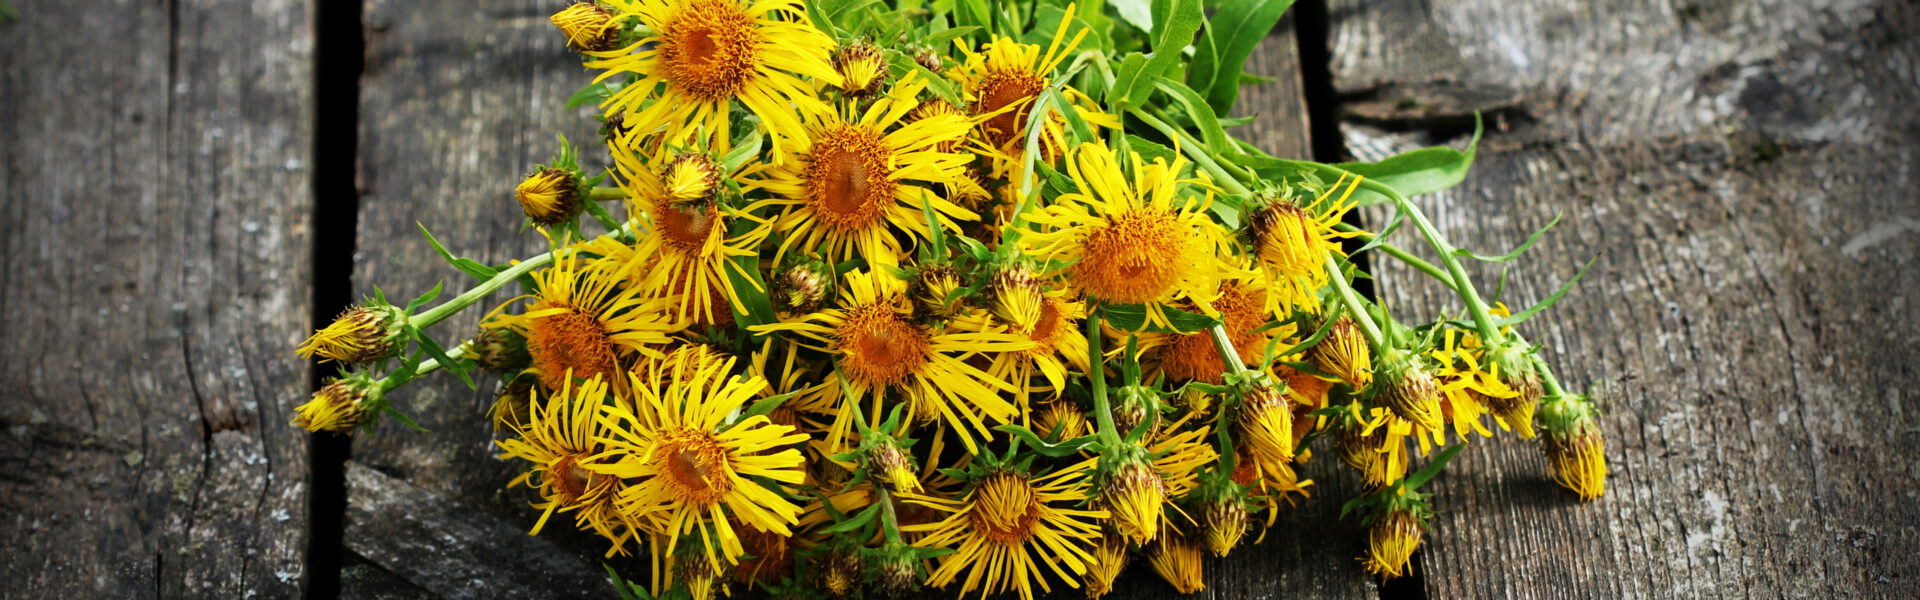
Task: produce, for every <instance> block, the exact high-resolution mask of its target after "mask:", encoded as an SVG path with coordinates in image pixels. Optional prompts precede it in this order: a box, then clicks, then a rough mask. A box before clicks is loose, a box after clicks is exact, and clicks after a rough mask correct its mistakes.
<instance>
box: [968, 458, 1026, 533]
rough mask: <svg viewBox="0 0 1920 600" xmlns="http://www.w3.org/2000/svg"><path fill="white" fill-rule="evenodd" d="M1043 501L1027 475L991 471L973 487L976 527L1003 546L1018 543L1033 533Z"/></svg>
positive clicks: (973, 512) (972, 516) (973, 518)
mask: <svg viewBox="0 0 1920 600" xmlns="http://www.w3.org/2000/svg"><path fill="white" fill-rule="evenodd" d="M1042 507H1043V504H1042V503H1041V502H1040V495H1039V494H1038V493H1036V492H1035V491H1034V489H1033V486H1031V485H1028V484H1027V480H1026V478H1024V477H1021V476H1018V475H1014V474H1012V473H999V474H995V475H991V476H989V477H988V478H987V480H986V481H985V482H982V483H981V484H980V487H978V488H975V489H974V491H973V510H972V511H971V513H970V515H971V520H972V521H973V530H974V531H978V532H980V535H981V536H982V537H985V538H987V539H988V540H991V541H993V542H994V543H996V544H1000V545H1002V546H1019V545H1022V544H1025V543H1026V542H1027V539H1028V538H1030V537H1033V527H1034V525H1036V524H1038V523H1039V522H1040V511H1041V509H1042Z"/></svg>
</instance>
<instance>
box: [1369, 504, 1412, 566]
mask: <svg viewBox="0 0 1920 600" xmlns="http://www.w3.org/2000/svg"><path fill="white" fill-rule="evenodd" d="M1422 532H1423V528H1422V527H1421V524H1420V518H1419V517H1418V516H1415V515H1414V514H1413V513H1411V512H1408V511H1405V510H1394V511H1391V512H1388V513H1387V514H1385V515H1383V516H1381V518H1380V519H1378V520H1376V521H1374V522H1373V525H1372V526H1371V527H1368V528H1367V555H1366V556H1365V557H1362V558H1361V559H1360V563H1361V565H1362V566H1364V567H1366V569H1367V572H1368V573H1372V574H1375V575H1379V576H1380V578H1381V579H1393V578H1395V577H1401V576H1404V575H1406V574H1407V560H1408V559H1410V558H1412V557H1413V551H1414V550H1418V549H1419V548H1420V536H1421V534H1422Z"/></svg>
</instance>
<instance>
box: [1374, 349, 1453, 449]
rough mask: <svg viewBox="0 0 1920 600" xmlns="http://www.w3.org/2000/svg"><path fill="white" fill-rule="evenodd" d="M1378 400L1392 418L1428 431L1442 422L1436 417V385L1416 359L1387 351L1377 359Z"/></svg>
mask: <svg viewBox="0 0 1920 600" xmlns="http://www.w3.org/2000/svg"><path fill="white" fill-rule="evenodd" d="M1380 377H1381V378H1380V380H1379V381H1378V392H1377V393H1378V398H1379V400H1380V403H1381V405H1383V406H1386V407H1387V410H1390V411H1393V414H1394V416H1397V417H1400V418H1402V419H1406V420H1407V421H1408V422H1410V423H1413V424H1414V425H1416V426H1419V427H1421V428H1423V429H1426V430H1428V431H1437V430H1439V429H1440V428H1441V427H1442V426H1443V425H1445V423H1444V422H1443V421H1442V417H1441V414H1440V384H1439V383H1438V382H1435V381H1434V379H1433V374H1432V373H1430V372H1428V371H1427V368H1426V366H1425V365H1424V364H1422V363H1421V359H1420V357H1419V356H1417V355H1414V354H1413V353H1410V352H1406V351H1404V350H1399V349H1390V350H1388V351H1387V352H1385V353H1383V354H1382V356H1381V357H1380Z"/></svg>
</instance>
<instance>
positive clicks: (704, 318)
mask: <svg viewBox="0 0 1920 600" xmlns="http://www.w3.org/2000/svg"><path fill="white" fill-rule="evenodd" d="M669 156H670V157H669ZM656 162H658V163H664V165H663V166H661V167H650V166H648V165H646V164H643V163H641V162H640V160H639V159H638V158H637V157H635V156H634V155H633V154H632V153H627V152H615V153H614V166H615V168H616V170H617V171H619V173H620V179H621V184H620V186H621V188H623V189H625V190H626V194H627V198H628V202H630V204H629V205H628V207H627V213H628V214H629V215H630V217H629V220H630V221H632V222H634V223H637V224H639V227H636V228H635V229H636V234H635V237H636V240H635V242H634V244H633V245H632V246H627V245H625V244H621V243H619V242H617V241H614V240H611V239H608V238H601V239H600V240H596V241H595V242H594V243H593V244H592V245H591V247H592V248H593V249H594V250H595V251H596V252H599V253H601V254H603V255H604V256H607V257H609V258H613V259H615V262H614V264H624V261H630V260H638V261H642V263H643V264H644V266H643V267H635V268H633V269H630V270H628V271H627V273H626V279H627V281H628V282H629V283H631V284H633V285H634V286H636V287H638V288H639V289H641V290H642V295H643V296H644V297H646V298H649V299H667V298H670V299H672V302H671V303H669V304H668V306H667V308H666V313H667V317H668V319H669V320H672V321H674V322H686V323H690V324H694V325H714V326H719V327H726V326H729V325H731V324H732V323H733V314H734V308H735V307H743V306H744V303H743V302H742V301H741V300H740V290H739V289H738V288H737V287H736V286H735V285H734V283H733V278H730V277H728V276H727V273H728V270H732V271H733V272H734V273H737V274H739V275H740V276H741V277H740V278H741V279H742V280H746V281H752V280H753V279H752V278H751V277H748V276H747V275H748V274H747V273H746V272H745V271H743V270H741V268H740V266H739V265H737V264H735V263H734V262H733V259H734V258H737V257H741V256H753V255H755V254H756V251H757V248H758V247H759V245H760V242H761V241H762V240H764V239H766V237H767V234H768V233H769V232H770V229H768V228H767V227H764V226H758V227H752V228H750V229H748V230H747V231H746V232H744V233H742V234H740V235H738V236H735V237H728V236H727V229H728V226H729V224H730V223H731V222H732V221H733V219H735V218H747V219H750V220H757V219H754V218H753V217H751V216H747V215H742V214H740V213H738V212H736V211H734V210H733V209H731V208H728V207H726V206H724V205H723V204H722V203H720V202H719V201H717V199H716V196H717V195H718V189H719V187H720V183H719V181H720V179H721V178H725V177H730V176H731V174H726V173H721V172H720V171H719V165H718V163H716V162H714V161H713V159H712V158H711V157H710V156H708V155H706V154H704V153H693V152H685V153H678V154H672V155H663V156H661V157H659V159H658V160H657V161H656ZM760 291H765V290H760Z"/></svg>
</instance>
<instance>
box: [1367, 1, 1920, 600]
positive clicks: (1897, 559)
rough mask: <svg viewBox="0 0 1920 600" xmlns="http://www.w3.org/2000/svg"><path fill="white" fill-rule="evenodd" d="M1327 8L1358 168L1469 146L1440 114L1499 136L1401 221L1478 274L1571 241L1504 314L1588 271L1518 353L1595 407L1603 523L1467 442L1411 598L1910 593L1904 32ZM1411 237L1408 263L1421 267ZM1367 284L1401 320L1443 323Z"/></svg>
mask: <svg viewBox="0 0 1920 600" xmlns="http://www.w3.org/2000/svg"><path fill="white" fill-rule="evenodd" d="M1333 5H1334V6H1333V10H1332V17H1333V18H1332V27H1333V29H1332V32H1331V37H1332V41H1333V57H1334V61H1333V73H1334V76H1335V81H1334V83H1335V86H1336V89H1337V90H1338V91H1339V92H1341V93H1342V94H1343V98H1346V99H1348V100H1350V102H1349V105H1348V106H1349V107H1351V108H1353V109H1355V110H1353V111H1351V112H1349V113H1348V118H1347V119H1346V120H1345V121H1344V131H1345V133H1346V138H1347V141H1348V143H1349V147H1350V149H1352V150H1354V152H1355V153H1356V154H1357V155H1359V156H1361V157H1362V158H1379V157H1380V156H1382V155H1383V154H1384V153H1386V152H1391V151H1398V150H1402V149H1406V148H1410V147H1412V146H1414V145H1419V144H1423V143H1430V142H1434V141H1451V142H1453V143H1455V144H1460V143H1463V141H1464V140H1463V139H1462V138H1458V137H1454V136H1458V135H1460V134H1461V132H1462V129H1461V126H1462V125H1463V124H1465V125H1466V126H1467V127H1470V126H1471V122H1470V120H1465V119H1462V118H1461V117H1462V116H1465V115H1469V114H1470V111H1471V110H1474V109H1481V110H1488V111H1491V112H1490V116H1491V117H1493V118H1491V119H1490V120H1489V123H1496V122H1497V123H1500V124H1502V125H1503V126H1504V127H1505V129H1504V130H1495V131H1490V132H1489V133H1488V137H1487V138H1486V139H1485V140H1484V141H1483V144H1482V146H1481V152H1480V155H1479V158H1478V161H1477V162H1476V164H1475V165H1474V171H1473V173H1472V175H1471V176H1469V178H1468V180H1467V182H1466V183H1465V184H1464V185H1462V186H1461V187H1459V188H1457V189H1454V190H1450V191H1448V192H1446V193H1442V194H1438V195H1435V196H1431V197H1426V198H1421V199H1418V200H1417V202H1418V203H1419V204H1421V205H1422V206H1423V207H1425V209H1426V210H1427V211H1429V214H1432V215H1434V216H1435V221H1437V225H1438V227H1439V228H1440V229H1441V230H1442V231H1443V232H1445V233H1446V234H1447V235H1449V236H1450V237H1451V238H1452V239H1454V240H1455V241H1456V242H1459V243H1462V244H1464V245H1466V246H1468V247H1470V248H1472V249H1475V250H1477V251H1481V252H1492V253H1499V252H1505V251H1507V250H1508V249H1510V248H1513V247H1515V246H1517V245H1518V244H1519V243H1520V242H1521V241H1523V240H1524V239H1525V238H1526V236H1527V234H1528V233H1529V232H1530V231H1532V230H1534V229H1536V228H1538V227H1540V226H1543V225H1545V224H1546V223H1547V222H1548V221H1550V220H1551V219H1552V218H1553V217H1554V215H1556V214H1564V215H1565V219H1564V220H1563V221H1562V222H1561V224H1560V226H1559V228H1558V230H1557V231H1555V232H1554V233H1553V234H1551V235H1549V236H1548V237H1547V238H1546V241H1545V242H1543V243H1542V244H1541V245H1540V247H1539V248H1538V249H1537V250H1535V251H1534V254H1533V255H1534V256H1536V257H1538V258H1536V259H1534V260H1532V261H1529V262H1526V263H1525V267H1524V268H1523V269H1521V270H1519V271H1516V273H1515V274H1514V276H1513V278H1512V280H1511V281H1510V282H1509V284H1508V292H1507V294H1506V298H1507V302H1508V303H1509V304H1512V305H1516V306H1523V305H1526V304H1529V303H1532V302H1535V301H1538V300H1540V299H1541V298H1543V297H1545V296H1546V295H1548V294H1550V293H1551V292H1552V290H1553V289H1555V288H1556V287H1557V286H1558V285H1560V283H1561V282H1562V281H1564V280H1565V279H1566V278H1567V277H1570V276H1571V275H1572V274H1573V273H1574V272H1575V271H1576V270H1578V269H1579V268H1580V266H1581V265H1582V264H1584V263H1585V261H1586V260H1587V259H1588V258H1590V257H1595V256H1598V262H1597V263H1596V264H1595V266H1594V267H1593V270H1592V272H1591V273H1589V274H1588V275H1587V278H1586V279H1585V280H1583V281H1582V282H1581V283H1580V284H1579V285H1578V287H1577V288H1576V289H1574V291H1573V292H1572V293H1571V294H1570V295H1569V296H1568V298H1567V300H1566V301H1564V302H1562V303H1561V304H1560V305H1559V306H1558V307H1556V308H1555V309H1554V310H1552V311H1551V312H1549V313H1547V316H1545V317H1543V318H1540V319H1536V320H1535V321H1533V322H1531V323H1529V324H1527V325H1525V326H1523V327H1522V331H1523V332H1524V333H1526V334H1527V335H1529V336H1530V337H1531V338H1532V339H1533V340H1534V341H1535V342H1537V343H1541V344H1544V345H1545V346H1546V347H1547V352H1548V355H1549V359H1550V361H1551V362H1552V363H1553V364H1554V365H1556V366H1557V368H1558V371H1559V373H1560V374H1561V377H1562V379H1563V380H1566V381H1567V383H1569V384H1570V385H1572V386H1580V387H1584V386H1587V385H1588V384H1589V383H1596V382H1597V383H1600V384H1602V387H1603V389H1606V390H1608V391H1607V393H1605V394H1604V395H1605V396H1606V405H1607V406H1606V409H1607V414H1606V415H1605V417H1604V418H1603V424H1604V427H1605V429H1606V435H1607V457H1608V459H1609V462H1610V464H1611V473H1610V477H1609V480H1608V491H1607V495H1606V496H1605V497H1604V498H1602V499H1601V500H1598V501H1596V502H1594V503H1591V504H1586V505H1582V504H1579V503H1577V502H1575V501H1574V500H1573V499H1572V498H1571V496H1570V495H1569V494H1567V493H1565V492H1564V491H1563V490H1560V489H1558V488H1556V487H1555V486H1554V485H1553V484H1552V483H1551V482H1550V481H1549V479H1548V471H1547V469H1548V467H1547V465H1546V463H1545V460H1544V459H1543V458H1542V457H1541V456H1540V454H1539V449H1538V446H1537V445H1535V444H1533V443H1524V442H1519V441H1515V440H1511V439H1499V440H1495V441H1492V442H1491V443H1483V444H1480V447H1477V448H1473V449H1472V450H1471V451H1469V452H1468V453H1466V454H1465V455H1463V456H1462V458H1461V459H1460V460H1458V461H1456V462H1455V463H1454V465H1453V466H1452V467H1450V468H1449V469H1448V471H1449V472H1448V474H1447V475H1445V476H1443V477H1442V478H1441V479H1440V480H1438V481H1437V482H1436V487H1435V491H1438V492H1439V496H1437V497H1436V501H1437V503H1438V506H1439V508H1440V509H1441V511H1442V512H1441V515H1440V517H1439V518H1438V519H1437V520H1435V521H1434V525H1433V531H1432V533H1431V535H1430V536H1429V541H1428V545H1427V546H1426V550H1424V551H1422V552H1421V553H1420V554H1419V555H1418V556H1417V557H1416V561H1417V562H1418V564H1419V568H1420V570H1421V571H1423V572H1424V573H1425V577H1424V580H1423V581H1422V583H1423V584H1424V587H1425V591H1426V592H1427V593H1428V595H1429V596H1431V597H1436V598H1458V597H1529V598H1530V597H1600V598H1611V597H1705V598H1720V597H1738V596H1757V597H1812V596H1821V597H1827V596H1831V597H1911V596H1913V595H1915V594H1916V592H1920V583H1917V579H1916V578H1920V572H1916V564H1917V563H1915V561H1914V560H1913V555H1914V554H1915V552H1916V551H1920V539H1917V538H1916V531H1915V525H1914V523H1915V520H1916V518H1920V511H1916V509H1915V508H1914V506H1915V505H1914V503H1913V495H1914V494H1915V491H1914V490H1915V489H1916V483H1917V482H1916V479H1920V473H1916V471H1915V470H1914V466H1913V464H1912V458H1911V457H1912V456H1913V454H1912V451H1911V449H1910V444H1911V443H1912V442H1913V435H1912V431H1913V426H1914V425H1913V421H1912V419H1911V418H1910V417H1908V416H1907V413H1908V412H1909V411H1912V410H1914V408H1915V402H1916V399H1915V397H1914V394H1913V392H1912V390H1911V389H1910V384H1911V382H1913V381H1914V380H1915V377H1914V376H1915V373H1914V367H1913V363H1914V361H1915V359H1916V358H1920V352H1917V351H1916V350H1920V336H1916V333H1920V332H1917V331H1916V329H1915V327H1916V326H1915V323H1916V322H1920V321H1916V319H1915V317H1916V316H1920V315H1917V314H1916V308H1915V304H1914V303H1915V300H1914V298H1913V297H1912V295H1913V294H1914V293H1915V292H1916V291H1920V285H1916V284H1920V278H1917V277H1916V275H1914V273H1913V271H1912V270H1911V261H1912V260H1913V259H1914V258H1915V256H1916V251H1917V250H1920V240H1917V239H1916V237H1915V236H1914V233H1915V231H1916V228H1915V227H1914V225H1915V223H1916V221H1915V220H1914V219H1915V218H1916V216H1915V213H1916V211H1920V204H1916V202H1915V195H1914V191H1913V189H1914V181H1913V178H1914V172H1913V167H1914V165H1915V164H1920V161H1917V160H1916V157H1915V156H1914V145H1915V142H1916V141H1920V135H1916V134H1917V133H1920V118H1916V117H1915V115H1914V114H1913V113H1912V107H1913V106H1914V105H1915V101H1916V100H1920V71H1916V70H1915V67H1914V65H1915V64H1920V46H1916V42H1915V37H1914V35H1915V33H1916V32H1920V7H1916V6H1915V5H1913V4H1912V3H1911V2H1907V3H1894V2H1887V3H1878V4H1875V3H1867V2H1839V3H1801V2H1734V1H1724V2H1719V1H1706V2H1666V1H1664V0H1663V1H1659V2H1620V3H1615V2H1606V3H1573V4H1567V3H1554V2H1540V1H1537V0H1533V1H1525V2H1510V1H1486V0H1449V1H1438V2H1421V1H1415V0H1404V1H1390V2H1364V3H1363V2H1358V1H1354V0H1341V1H1336V2H1334V3H1333ZM1395 107H1398V110H1397V111H1396V110H1395ZM1432 134H1438V138H1437V139H1434V138H1430V137H1429V136H1430V135H1432ZM1370 216H1371V217H1372V219H1373V220H1372V222H1374V223H1381V222H1384V220H1385V218H1386V212H1385V211H1384V210H1374V211H1371V215H1370ZM1410 230H1411V228H1409V232H1408V233H1404V234H1400V235H1399V236H1398V238H1397V239H1398V241H1399V243H1400V244H1401V245H1402V246H1403V247H1408V246H1421V243H1420V242H1419V241H1417V240H1418V238H1417V237H1415V236H1414V234H1412V233H1411V232H1410ZM1426 255H1427V256H1431V253H1426ZM1379 261H1386V262H1387V264H1386V265H1384V271H1385V272H1384V273H1383V275H1382V277H1381V279H1380V281H1381V285H1382V289H1383V293H1384V294H1385V296H1386V298H1387V300H1388V301H1389V302H1390V303H1393V304H1394V305H1395V306H1396V307H1416V306H1417V307H1433V306H1435V305H1436V304H1439V305H1446V306H1457V302H1450V301H1449V297H1448V296H1447V295H1446V294H1447V292H1446V291H1445V290H1442V289H1440V288H1439V287H1437V286H1435V285H1432V284H1428V283H1424V280H1422V279H1420V278H1419V275H1418V274H1417V273H1413V272H1411V271H1409V270H1407V269H1404V268H1397V267H1396V266H1394V265H1392V264H1391V261H1390V260H1388V259H1384V258H1379V259H1376V262H1379ZM1471 271H1472V272H1473V274H1474V276H1475V277H1476V278H1477V280H1478V281H1480V282H1481V284H1482V285H1483V286H1485V287H1483V288H1482V289H1489V288H1491V286H1492V284H1493V282H1494V281H1495V280H1496V279H1497V278H1498V276H1499V269H1498V266H1497V265H1476V266H1474V267H1472V268H1471Z"/></svg>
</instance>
